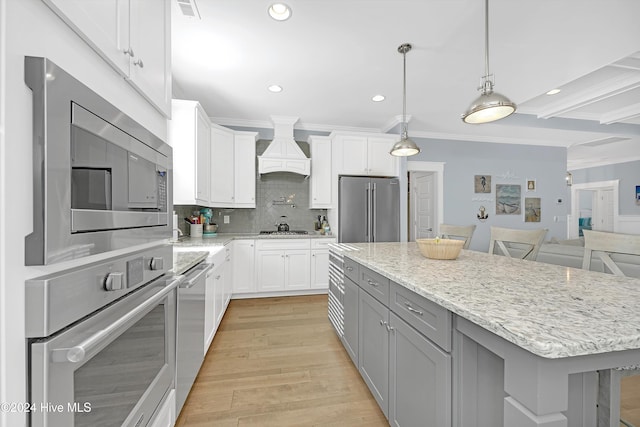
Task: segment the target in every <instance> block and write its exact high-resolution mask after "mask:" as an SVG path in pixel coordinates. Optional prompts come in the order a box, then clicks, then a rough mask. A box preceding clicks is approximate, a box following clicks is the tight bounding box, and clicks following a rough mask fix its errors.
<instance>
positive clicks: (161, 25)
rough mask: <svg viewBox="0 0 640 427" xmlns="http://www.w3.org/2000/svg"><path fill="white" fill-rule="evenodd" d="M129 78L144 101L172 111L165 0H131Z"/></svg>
mask: <svg viewBox="0 0 640 427" xmlns="http://www.w3.org/2000/svg"><path fill="white" fill-rule="evenodd" d="M129 9H130V11H131V15H130V24H129V49H130V51H132V52H133V55H132V56H131V58H130V60H131V62H130V66H129V79H130V81H131V83H132V84H133V86H134V87H135V88H136V89H137V90H138V92H140V93H141V94H142V95H143V96H144V97H145V98H146V99H147V101H149V102H151V104H153V105H154V106H155V107H156V108H157V109H158V110H160V112H162V113H164V114H165V116H168V115H169V114H170V113H171V8H170V3H169V1H168V0H160V1H158V0H130V5H129Z"/></svg>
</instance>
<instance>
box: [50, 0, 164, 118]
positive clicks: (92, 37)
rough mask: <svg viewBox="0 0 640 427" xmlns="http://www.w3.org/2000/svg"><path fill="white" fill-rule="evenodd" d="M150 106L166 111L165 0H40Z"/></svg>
mask: <svg viewBox="0 0 640 427" xmlns="http://www.w3.org/2000/svg"><path fill="white" fill-rule="evenodd" d="M43 1H44V2H45V3H46V4H47V5H48V6H49V7H50V8H51V9H52V10H53V11H54V12H55V13H56V14H57V15H58V16H60V18H62V20H63V21H64V22H65V23H66V24H67V25H69V26H70V27H71V28H72V29H73V30H74V31H75V32H76V33H77V34H78V35H79V36H80V37H81V38H82V39H83V40H84V41H85V42H86V43H87V44H89V46H91V47H92V48H93V49H94V50H95V51H96V52H97V53H98V55H100V56H101V57H102V58H103V59H104V60H105V61H106V62H107V63H109V65H111V66H112V67H113V68H114V69H115V70H116V71H117V72H118V73H120V74H121V75H122V76H123V77H124V78H125V79H127V81H129V82H130V83H131V85H132V86H133V87H134V88H135V89H136V90H137V91H138V92H140V94H141V95H142V96H144V97H145V98H146V99H147V101H149V102H150V103H151V104H152V105H153V106H154V107H155V108H157V109H158V110H159V111H160V112H162V113H163V114H164V115H165V116H167V117H169V116H170V114H171V39H170V35H171V9H170V2H169V0H155V1H152V0H104V1H86V0H43Z"/></svg>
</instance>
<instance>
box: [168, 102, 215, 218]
mask: <svg viewBox="0 0 640 427" xmlns="http://www.w3.org/2000/svg"><path fill="white" fill-rule="evenodd" d="M210 129H211V123H210V122H209V118H208V117H207V114H206V112H205V111H204V110H203V109H202V107H201V106H200V104H198V102H196V101H183V100H177V99H176V100H173V102H172V119H171V120H170V121H169V142H170V143H171V146H172V147H173V204H174V205H202V206H209V204H210V200H211V192H210V185H211V179H210V175H209V173H210V170H211V165H210V159H211V142H210V138H211V132H210Z"/></svg>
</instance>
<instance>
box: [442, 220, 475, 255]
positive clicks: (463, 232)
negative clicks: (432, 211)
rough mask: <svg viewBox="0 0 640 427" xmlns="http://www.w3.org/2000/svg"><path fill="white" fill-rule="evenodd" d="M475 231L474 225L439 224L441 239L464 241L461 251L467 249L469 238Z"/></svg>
mask: <svg viewBox="0 0 640 427" xmlns="http://www.w3.org/2000/svg"><path fill="white" fill-rule="evenodd" d="M475 229H476V226H475V225H451V224H440V234H441V235H442V237H443V238H445V239H459V240H464V245H463V246H462V249H469V244H470V243H471V236H473V232H474V231H475Z"/></svg>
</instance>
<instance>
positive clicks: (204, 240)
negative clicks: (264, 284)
mask: <svg viewBox="0 0 640 427" xmlns="http://www.w3.org/2000/svg"><path fill="white" fill-rule="evenodd" d="M335 237H336V236H335V235H331V236H327V235H325V234H315V233H313V232H309V234H277V235H273V234H259V233H217V235H216V236H215V237H196V238H191V237H189V236H184V237H180V238H179V239H178V241H177V242H176V241H171V243H173V245H174V247H194V246H224V245H226V244H227V243H229V242H231V241H232V240H240V239H259V240H262V239H328V238H335Z"/></svg>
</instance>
